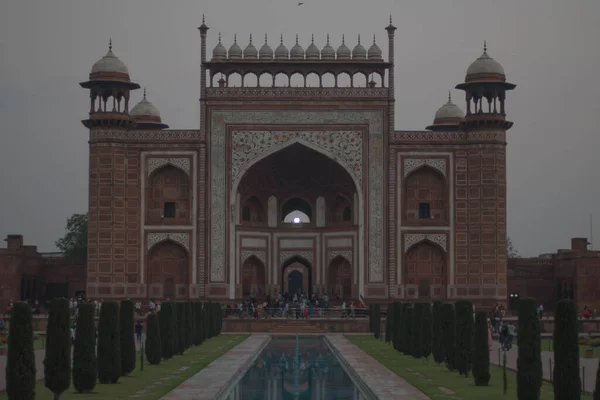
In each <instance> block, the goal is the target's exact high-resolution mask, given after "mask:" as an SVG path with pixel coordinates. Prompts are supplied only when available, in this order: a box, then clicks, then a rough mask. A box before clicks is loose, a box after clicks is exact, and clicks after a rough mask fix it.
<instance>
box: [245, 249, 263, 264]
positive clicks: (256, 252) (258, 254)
mask: <svg viewBox="0 0 600 400" xmlns="http://www.w3.org/2000/svg"><path fill="white" fill-rule="evenodd" d="M252 256H254V257H256V258H258V259H259V260H260V261H261V262H262V263H263V264H265V265H266V264H267V255H266V252H265V251H264V250H242V264H243V263H245V262H246V260H247V259H249V258H250V257H252Z"/></svg>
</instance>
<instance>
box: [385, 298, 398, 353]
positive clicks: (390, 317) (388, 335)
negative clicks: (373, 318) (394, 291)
mask: <svg viewBox="0 0 600 400" xmlns="http://www.w3.org/2000/svg"><path fill="white" fill-rule="evenodd" d="M395 304H396V303H390V304H388V307H387V311H386V316H385V342H386V343H390V342H391V341H392V325H393V324H394V307H395Z"/></svg>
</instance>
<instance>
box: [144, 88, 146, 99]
mask: <svg viewBox="0 0 600 400" xmlns="http://www.w3.org/2000/svg"><path fill="white" fill-rule="evenodd" d="M144 100H146V88H144Z"/></svg>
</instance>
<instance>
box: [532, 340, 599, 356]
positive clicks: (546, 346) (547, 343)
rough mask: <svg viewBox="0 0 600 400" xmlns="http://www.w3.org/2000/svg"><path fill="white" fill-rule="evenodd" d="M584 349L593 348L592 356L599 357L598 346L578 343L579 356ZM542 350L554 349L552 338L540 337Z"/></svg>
mask: <svg viewBox="0 0 600 400" xmlns="http://www.w3.org/2000/svg"><path fill="white" fill-rule="evenodd" d="M586 350H594V357H595V358H598V357H600V347H592V346H588V345H586V344H580V345H579V356H580V357H583V354H584V353H585V351H586ZM542 351H554V350H553V349H552V339H542Z"/></svg>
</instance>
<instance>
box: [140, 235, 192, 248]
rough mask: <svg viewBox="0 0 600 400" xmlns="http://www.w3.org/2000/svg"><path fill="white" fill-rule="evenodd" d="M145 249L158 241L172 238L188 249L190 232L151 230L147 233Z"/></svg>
mask: <svg viewBox="0 0 600 400" xmlns="http://www.w3.org/2000/svg"><path fill="white" fill-rule="evenodd" d="M146 240H147V242H146V249H147V251H150V249H151V248H152V247H153V246H154V245H155V244H158V243H160V242H163V241H165V240H172V241H174V242H175V243H179V244H180V245H182V246H183V247H184V248H185V249H186V250H187V251H190V234H189V233H185V232H153V233H149V234H148V238H147V239H146Z"/></svg>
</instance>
